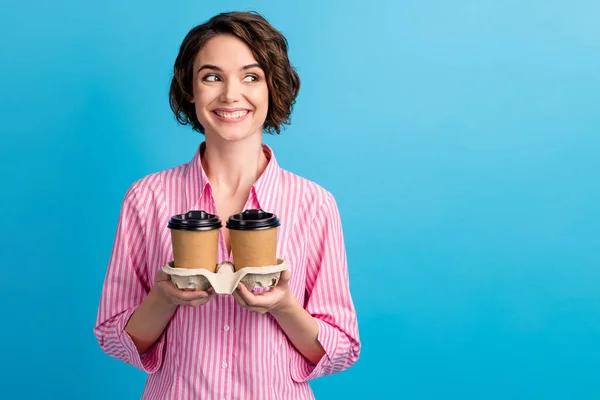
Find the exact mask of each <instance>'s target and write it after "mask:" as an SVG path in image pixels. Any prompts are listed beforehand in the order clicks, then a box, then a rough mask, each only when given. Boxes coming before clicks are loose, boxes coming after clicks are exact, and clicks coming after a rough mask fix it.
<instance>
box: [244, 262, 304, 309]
mask: <svg viewBox="0 0 600 400" xmlns="http://www.w3.org/2000/svg"><path fill="white" fill-rule="evenodd" d="M289 281H290V271H288V270H284V271H282V272H281V276H280V278H279V282H278V283H277V285H276V286H274V287H272V288H270V289H269V290H268V291H266V292H264V293H261V294H254V293H252V292H251V291H250V290H248V288H247V287H246V285H244V284H243V283H242V282H240V283H239V285H238V287H237V288H236V289H235V291H234V292H233V297H234V298H235V301H236V302H237V303H238V304H239V305H240V306H242V307H244V308H247V309H248V310H251V311H255V312H257V313H260V314H264V313H266V312H276V311H280V310H282V309H284V308H285V307H287V306H288V305H289V304H290V302H291V300H292V297H293V294H292V292H291V290H290V288H289V287H288V282H289Z"/></svg>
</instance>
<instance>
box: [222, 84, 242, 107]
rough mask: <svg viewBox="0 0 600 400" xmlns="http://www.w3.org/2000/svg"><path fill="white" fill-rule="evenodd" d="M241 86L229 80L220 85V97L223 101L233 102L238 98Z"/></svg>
mask: <svg viewBox="0 0 600 400" xmlns="http://www.w3.org/2000/svg"><path fill="white" fill-rule="evenodd" d="M241 86H242V85H240V84H238V83H237V82H234V81H233V80H229V81H228V82H226V83H225V84H224V85H223V86H222V87H223V90H222V91H221V96H220V99H219V100H221V101H222V102H223V103H235V102H237V101H239V100H240V97H241V90H242V89H241Z"/></svg>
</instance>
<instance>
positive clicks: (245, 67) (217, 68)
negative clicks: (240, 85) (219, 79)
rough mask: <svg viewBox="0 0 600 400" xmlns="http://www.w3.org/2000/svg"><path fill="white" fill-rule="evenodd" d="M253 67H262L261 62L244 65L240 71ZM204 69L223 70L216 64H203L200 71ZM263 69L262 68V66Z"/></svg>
mask: <svg viewBox="0 0 600 400" xmlns="http://www.w3.org/2000/svg"><path fill="white" fill-rule="evenodd" d="M251 68H261V66H260V64H258V63H254V64H248V65H244V66H243V67H242V68H240V71H246V70H248V69H251ZM203 69H212V70H214V71H219V72H222V71H223V69H222V68H220V67H217V66H216V65H211V64H204V65H202V66H201V67H200V68H199V69H198V72H200V71H202V70H203ZM261 69H262V68H261Z"/></svg>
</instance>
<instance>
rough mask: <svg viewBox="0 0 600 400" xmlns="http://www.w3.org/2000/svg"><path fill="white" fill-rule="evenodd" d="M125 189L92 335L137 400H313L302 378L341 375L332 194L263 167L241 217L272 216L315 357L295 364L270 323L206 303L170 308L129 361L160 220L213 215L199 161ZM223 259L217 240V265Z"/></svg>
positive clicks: (342, 334)
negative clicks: (312, 330)
mask: <svg viewBox="0 0 600 400" xmlns="http://www.w3.org/2000/svg"><path fill="white" fill-rule="evenodd" d="M204 145H205V144H204V143H203V144H202V145H201V146H200V148H199V149H198V151H196V154H195V156H194V158H193V159H192V161H191V162H189V163H186V164H183V165H181V166H179V167H176V168H172V169H169V170H166V171H162V172H158V173H155V174H151V175H148V176H146V177H144V178H142V179H140V180H139V181H137V182H135V183H134V184H133V185H131V187H130V188H129V190H128V191H127V193H126V195H125V198H124V200H123V206H122V209H121V215H120V218H119V224H118V228H117V233H116V238H115V242H114V247H113V251H112V255H111V258H110V262H109V265H108V270H107V274H106V279H105V282H104V287H103V291H102V296H101V300H100V306H99V310H98V317H97V323H96V326H95V328H94V334H95V335H96V337H97V339H98V341H99V343H100V346H101V348H102V350H103V351H104V352H106V353H107V354H109V355H110V356H112V357H115V358H117V359H120V360H123V361H125V362H126V363H129V364H132V365H134V366H135V367H137V368H139V369H141V370H143V371H145V372H147V373H148V374H149V376H148V380H147V382H146V387H145V389H144V394H143V397H142V398H143V399H219V400H220V399H258V400H265V399H294V400H300V399H313V398H314V396H313V393H312V390H311V388H310V386H309V384H308V381H309V380H310V379H314V378H317V377H320V376H323V375H329V374H333V373H336V372H339V371H343V370H345V369H347V368H348V367H350V366H351V365H352V364H354V363H355V362H356V360H357V359H358V356H359V353H360V348H361V346H360V341H359V335H358V324H357V318H356V312H355V309H354V305H353V301H352V298H351V295H350V291H349V282H348V271H347V264H346V252H345V247H344V239H343V234H342V226H341V221H340V216H339V212H338V208H337V205H336V202H335V199H334V197H333V196H332V195H331V194H330V193H329V192H327V191H326V190H325V189H323V188H322V187H320V186H319V185H317V184H316V183H313V182H311V181H309V180H306V179H304V178H301V177H299V176H297V175H294V174H292V173H290V172H288V171H285V170H284V169H282V168H280V167H279V166H278V164H277V161H276V159H275V156H274V155H273V152H272V150H271V149H270V148H269V147H268V146H267V145H263V150H264V152H265V154H266V155H267V157H268V158H269V163H268V165H267V167H266V169H265V171H264V172H263V174H262V175H261V176H260V178H259V179H258V180H257V181H256V183H255V184H254V186H253V187H252V190H251V192H250V196H249V198H248V201H247V202H246V205H245V207H244V209H248V208H262V209H263V210H265V211H268V212H273V213H275V214H277V216H278V217H279V219H280V221H281V226H280V229H279V233H278V239H277V240H278V248H277V251H278V254H277V256H278V257H279V258H284V259H285V260H287V261H288V264H289V266H290V272H291V279H290V282H289V286H290V289H291V290H292V292H293V294H294V295H295V296H296V297H297V299H298V300H299V302H300V304H303V305H304V307H305V309H306V310H307V311H308V312H309V313H310V314H311V315H312V316H313V317H314V318H315V319H316V321H317V323H318V326H319V334H318V340H319V342H320V343H321V345H322V346H323V348H324V349H325V353H326V354H325V355H324V356H323V357H322V359H321V360H320V361H319V362H318V364H317V365H314V364H313V363H311V362H310V361H309V360H308V359H306V358H304V357H303V356H302V355H301V354H300V353H299V352H298V351H297V350H296V349H295V347H294V346H293V345H292V344H291V342H290V341H289V340H288V339H287V337H286V336H285V334H284V332H283V330H282V329H281V328H280V327H279V325H278V324H277V323H276V321H275V320H274V318H273V317H272V316H271V315H270V314H268V313H267V314H259V313H255V312H252V311H249V310H246V309H244V308H242V307H240V306H239V305H238V304H237V303H236V302H235V300H234V298H233V296H231V295H217V296H215V297H214V298H213V299H212V300H211V301H210V302H209V303H208V304H205V305H203V306H199V307H185V306H180V307H179V308H178V309H177V311H176V312H175V315H174V316H173V318H172V320H171V322H170V323H169V325H168V326H167V328H166V330H165V332H164V333H163V334H162V335H161V337H160V338H159V339H158V340H157V342H156V343H155V344H154V345H153V346H152V347H151V348H150V349H149V350H147V351H146V352H145V353H144V354H142V355H141V356H140V355H139V354H138V352H137V350H136V347H135V345H134V343H133V341H132V340H131V338H130V337H129V335H128V334H127V333H126V332H125V330H124V327H125V324H126V323H127V321H128V319H129V318H130V317H131V315H132V314H133V312H134V311H135V310H136V308H137V307H138V306H139V304H140V303H141V302H142V300H143V299H144V297H145V296H146V295H147V293H148V291H149V290H150V288H151V286H152V284H153V282H154V277H155V273H156V271H157V269H158V268H160V267H162V266H163V265H165V264H166V263H167V262H169V261H170V260H172V259H173V253H172V249H171V239H170V231H169V229H167V223H168V221H169V219H170V218H171V216H172V215H174V214H181V213H184V212H187V211H189V210H199V209H203V210H206V211H207V212H210V213H215V204H214V200H213V196H212V191H211V186H210V182H209V181H208V179H207V177H206V174H205V172H204V170H203V168H202V164H201V162H200V159H201V153H202V150H203V147H204ZM223 261H231V255H230V254H228V252H227V250H226V247H225V243H224V241H223V236H222V235H220V239H219V252H218V262H223Z"/></svg>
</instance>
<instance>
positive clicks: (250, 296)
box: [238, 282, 269, 307]
mask: <svg viewBox="0 0 600 400" xmlns="http://www.w3.org/2000/svg"><path fill="white" fill-rule="evenodd" d="M238 293H239V295H240V297H241V298H242V300H244V301H245V302H246V304H247V305H248V306H251V307H264V306H266V305H268V296H266V297H265V294H266V293H269V292H265V293H264V294H261V295H255V294H254V293H252V292H251V291H250V290H248V288H247V287H246V285H244V284H243V283H241V282H240V285H239V286H238Z"/></svg>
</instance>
